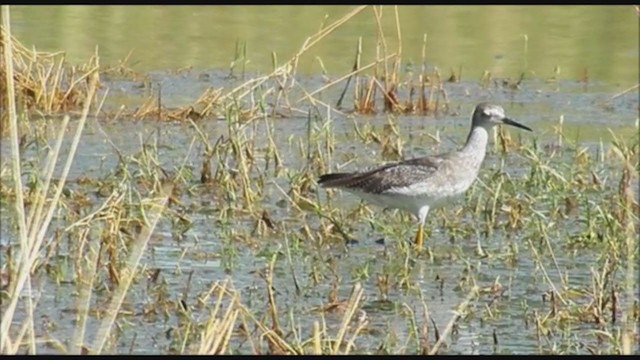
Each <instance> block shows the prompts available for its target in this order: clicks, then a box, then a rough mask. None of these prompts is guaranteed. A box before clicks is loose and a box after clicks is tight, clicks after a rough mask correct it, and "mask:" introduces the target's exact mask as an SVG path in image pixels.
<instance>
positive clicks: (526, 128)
mask: <svg viewBox="0 0 640 360" xmlns="http://www.w3.org/2000/svg"><path fill="white" fill-rule="evenodd" d="M502 122H503V123H505V124H507V125H511V126H515V127H518V128H520V129H525V130H529V131H533V130H531V129H530V128H528V127H526V126H524V125H522V124H520V123H518V122H515V121H513V120H511V119H509V118H504V119H502Z"/></svg>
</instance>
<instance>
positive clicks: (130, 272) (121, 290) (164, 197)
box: [90, 182, 174, 354]
mask: <svg viewBox="0 0 640 360" xmlns="http://www.w3.org/2000/svg"><path fill="white" fill-rule="evenodd" d="M173 186H174V185H173V184H172V183H171V182H166V183H164V184H162V186H161V188H160V189H159V190H160V194H159V195H160V197H159V198H158V199H155V200H153V201H152V203H151V204H152V208H151V215H150V216H149V220H148V224H147V225H145V226H143V228H142V230H141V232H140V234H139V235H138V237H137V239H136V240H135V241H134V243H133V245H132V247H131V250H130V253H129V257H128V259H127V263H126V267H125V269H123V270H122V271H121V273H120V274H121V276H122V277H121V280H120V282H119V283H118V287H117V288H116V290H115V291H114V293H113V297H112V299H111V302H110V303H109V306H108V308H107V310H106V311H105V313H106V317H105V318H104V319H103V320H102V323H101V324H100V328H99V329H98V331H97V334H96V337H95V339H94V343H93V346H92V349H90V353H91V354H100V353H101V352H102V349H103V348H104V345H105V343H106V342H107V339H108V337H109V333H110V330H111V327H112V326H113V323H114V322H115V319H116V317H117V315H118V311H119V310H120V306H121V305H122V302H123V301H124V297H125V296H126V294H127V291H128V290H129V287H130V286H131V283H132V282H133V278H134V277H135V274H136V269H137V268H138V265H139V263H140V259H141V258H142V254H143V253H144V250H145V249H146V247H147V243H148V242H149V239H150V238H151V234H152V233H153V230H154V229H155V227H156V224H157V223H158V220H159V219H160V217H161V215H162V213H163V211H164V210H165V208H166V206H167V201H168V199H169V197H170V196H171V193H172V191H173Z"/></svg>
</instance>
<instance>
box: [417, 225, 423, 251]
mask: <svg viewBox="0 0 640 360" xmlns="http://www.w3.org/2000/svg"><path fill="white" fill-rule="evenodd" d="M423 227H424V225H423V224H422V223H420V226H419V227H418V232H417V233H416V243H415V244H416V248H418V249H422V243H423V242H424V230H423Z"/></svg>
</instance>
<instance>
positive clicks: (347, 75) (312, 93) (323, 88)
mask: <svg viewBox="0 0 640 360" xmlns="http://www.w3.org/2000/svg"><path fill="white" fill-rule="evenodd" d="M394 56H396V54H395V53H394V54H391V55H388V56H387V57H385V58H384V59H381V60H376V61H374V62H372V63H370V64H369V65H366V66H364V67H361V68H359V69H358V70H354V71H351V72H350V73H348V74H346V75H344V76H341V77H340V78H338V79H336V80H334V81H332V82H330V83H328V84H326V85H324V86H322V87H320V88H319V89H316V90H314V91H313V92H311V93H309V94H305V95H304V96H303V97H301V98H300V99H298V100H297V101H296V104H298V103H299V102H301V101H303V100H306V99H309V98H311V97H312V96H313V95H315V94H317V93H319V92H321V91H323V90H326V89H327V88H329V87H331V86H333V85H335V84H337V83H339V82H341V81H343V80H344V79H347V78H349V77H351V76H353V75H355V74H358V73H361V72H363V71H364V70H367V69H370V68H371V67H373V66H376V65H377V64H379V63H380V62H381V61H386V60H388V59H390V58H392V57H394Z"/></svg>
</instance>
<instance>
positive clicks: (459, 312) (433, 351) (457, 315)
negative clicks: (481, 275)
mask: <svg viewBox="0 0 640 360" xmlns="http://www.w3.org/2000/svg"><path fill="white" fill-rule="evenodd" d="M478 290H479V288H478V286H477V285H475V286H474V287H473V288H472V289H471V291H469V294H467V297H466V298H465V299H464V301H462V302H461V303H460V305H458V308H457V309H456V310H455V311H454V315H453V317H452V318H451V320H449V323H448V324H447V327H446V328H445V329H444V331H443V332H442V335H440V339H438V341H437V342H436V343H435V344H434V345H433V347H432V348H431V350H429V355H435V354H436V353H437V352H438V349H440V346H441V345H442V343H443V342H444V339H445V338H446V337H447V336H448V335H449V333H451V330H452V329H453V325H454V324H455V323H456V321H458V319H460V317H461V316H462V313H463V312H464V310H465V309H466V308H467V306H469V303H470V302H471V300H472V299H473V298H474V297H475V296H476V295H477V294H478Z"/></svg>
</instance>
